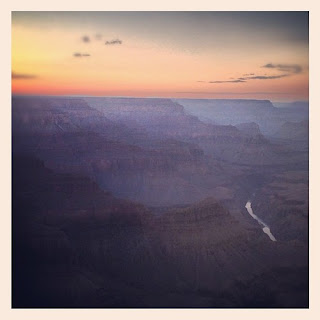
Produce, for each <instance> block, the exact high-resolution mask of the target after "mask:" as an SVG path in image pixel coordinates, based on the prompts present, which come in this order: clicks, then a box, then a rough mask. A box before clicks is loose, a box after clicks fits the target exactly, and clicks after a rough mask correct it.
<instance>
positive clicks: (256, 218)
mask: <svg viewBox="0 0 320 320" xmlns="http://www.w3.org/2000/svg"><path fill="white" fill-rule="evenodd" d="M245 207H246V209H247V211H248V213H249V214H250V216H251V217H252V218H253V219H255V220H257V221H258V222H259V224H260V225H261V226H262V230H263V232H264V233H266V234H267V235H268V236H269V238H270V240H272V241H277V240H276V238H275V237H274V235H273V234H272V233H271V231H270V228H269V227H268V226H267V225H266V224H265V223H264V222H263V221H262V220H261V219H260V218H259V217H258V216H256V215H255V214H254V213H253V210H252V208H251V201H250V200H248V202H247V203H246V205H245Z"/></svg>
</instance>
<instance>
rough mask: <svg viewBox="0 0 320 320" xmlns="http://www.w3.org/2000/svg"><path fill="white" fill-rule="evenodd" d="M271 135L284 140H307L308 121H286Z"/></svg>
mask: <svg viewBox="0 0 320 320" xmlns="http://www.w3.org/2000/svg"><path fill="white" fill-rule="evenodd" d="M273 137H274V138H277V139H285V140H294V141H308V140H309V121H308V120H305V121H301V122H286V123H284V124H283V125H282V126H281V128H280V129H279V130H278V131H277V132H276V133H274V135H273Z"/></svg>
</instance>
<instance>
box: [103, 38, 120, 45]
mask: <svg viewBox="0 0 320 320" xmlns="http://www.w3.org/2000/svg"><path fill="white" fill-rule="evenodd" d="M115 44H122V40H120V39H113V40H110V41H106V42H105V45H115Z"/></svg>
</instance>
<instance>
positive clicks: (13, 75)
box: [11, 72, 38, 79]
mask: <svg viewBox="0 0 320 320" xmlns="http://www.w3.org/2000/svg"><path fill="white" fill-rule="evenodd" d="M37 77H38V76H37V75H35V74H27V73H16V72H12V73H11V78H12V79H35V78H37Z"/></svg>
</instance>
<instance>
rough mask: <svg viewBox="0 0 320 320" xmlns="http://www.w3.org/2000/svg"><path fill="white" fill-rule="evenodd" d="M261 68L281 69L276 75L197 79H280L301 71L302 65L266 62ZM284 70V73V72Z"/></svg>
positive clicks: (238, 80)
mask: <svg viewBox="0 0 320 320" xmlns="http://www.w3.org/2000/svg"><path fill="white" fill-rule="evenodd" d="M261 68H268V69H276V70H277V71H281V72H282V73H281V74H278V75H267V74H266V73H265V74H264V75H255V74H254V73H244V74H243V76H242V77H238V78H236V79H235V78H229V79H231V80H216V81H197V82H204V83H243V82H248V81H250V80H272V79H281V78H285V77H290V76H292V75H293V74H298V73H301V72H302V67H301V66H300V65H298V64H281V63H279V64H273V63H267V64H265V65H264V66H262V67H261ZM284 72H285V73H284Z"/></svg>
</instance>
